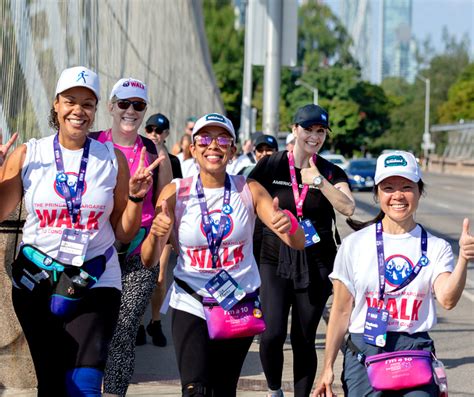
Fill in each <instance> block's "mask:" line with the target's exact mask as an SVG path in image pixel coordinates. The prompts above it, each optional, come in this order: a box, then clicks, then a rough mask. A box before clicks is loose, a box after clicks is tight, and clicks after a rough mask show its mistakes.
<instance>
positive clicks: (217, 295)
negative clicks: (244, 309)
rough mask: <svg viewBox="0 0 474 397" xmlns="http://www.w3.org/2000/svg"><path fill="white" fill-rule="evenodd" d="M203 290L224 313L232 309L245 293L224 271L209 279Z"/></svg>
mask: <svg viewBox="0 0 474 397" xmlns="http://www.w3.org/2000/svg"><path fill="white" fill-rule="evenodd" d="M205 288H206V289H207V291H208V292H209V293H210V294H211V295H212V297H213V298H214V299H215V300H216V301H217V302H218V303H219V305H220V306H221V307H222V308H223V309H224V310H226V311H229V310H230V309H232V307H233V306H234V305H235V304H236V303H238V302H239V301H240V300H242V299H243V298H244V296H245V295H246V292H245V291H244V290H243V289H242V288H240V286H239V284H237V281H235V280H234V279H233V278H232V277H231V275H230V274H229V273H227V272H226V271H225V270H221V271H220V272H219V273H217V274H216V275H215V276H214V277H213V278H211V279H210V280H209V281H208V282H207V283H206V285H205Z"/></svg>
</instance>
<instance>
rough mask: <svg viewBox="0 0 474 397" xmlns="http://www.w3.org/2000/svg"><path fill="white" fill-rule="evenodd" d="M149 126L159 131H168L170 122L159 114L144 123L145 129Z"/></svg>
mask: <svg viewBox="0 0 474 397" xmlns="http://www.w3.org/2000/svg"><path fill="white" fill-rule="evenodd" d="M149 125H152V126H155V127H158V129H159V130H160V131H165V130H169V129H170V121H169V120H168V118H167V117H166V116H165V115H163V114H161V113H156V114H153V115H151V116H150V117H149V118H148V120H147V121H146V124H145V127H148V126H149Z"/></svg>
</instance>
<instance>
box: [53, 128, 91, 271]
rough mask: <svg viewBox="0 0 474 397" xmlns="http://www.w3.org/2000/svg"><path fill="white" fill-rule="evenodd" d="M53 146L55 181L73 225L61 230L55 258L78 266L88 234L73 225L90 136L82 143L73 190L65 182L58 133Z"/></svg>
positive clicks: (84, 172)
mask: <svg viewBox="0 0 474 397" xmlns="http://www.w3.org/2000/svg"><path fill="white" fill-rule="evenodd" d="M53 146H54V160H55V163H56V171H57V172H56V182H57V184H58V185H59V188H60V189H61V192H62V194H63V196H64V199H65V201H66V207H67V210H68V213H69V215H70V217H71V220H72V225H73V228H67V229H64V230H63V233H62V236H61V242H60V245H59V252H58V256H57V258H56V259H57V260H58V261H60V262H61V263H64V264H67V265H73V266H78V267H80V266H82V264H83V263H84V259H85V256H86V251H87V246H88V244H89V234H87V233H85V232H84V231H82V230H78V229H74V225H75V224H76V223H77V222H78V217H79V214H80V211H81V204H82V193H83V191H84V181H85V177H86V170H87V162H88V159H89V148H90V138H86V142H85V145H84V151H83V153H82V158H81V165H80V167H79V176H78V178H77V184H76V191H75V192H74V191H73V190H72V189H71V188H70V187H69V185H68V183H67V181H68V175H67V174H66V172H65V170H64V162H63V156H62V153H61V147H60V145H59V138H58V134H56V136H55V137H54V141H53ZM73 193H74V194H73Z"/></svg>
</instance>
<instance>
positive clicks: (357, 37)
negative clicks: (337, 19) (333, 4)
mask: <svg viewBox="0 0 474 397" xmlns="http://www.w3.org/2000/svg"><path fill="white" fill-rule="evenodd" d="M340 4H341V20H342V23H343V24H344V26H345V27H346V29H347V31H348V32H349V34H350V35H351V37H352V40H353V45H352V47H351V52H352V55H353V56H354V57H355V58H356V59H357V61H358V62H359V64H360V65H361V68H362V70H361V71H362V78H363V79H364V80H368V81H370V80H372V78H371V75H372V71H373V66H374V65H373V64H372V62H371V59H372V58H373V56H374V50H375V42H374V34H373V26H374V24H373V23H372V7H371V4H370V1H369V0H341V2H340Z"/></svg>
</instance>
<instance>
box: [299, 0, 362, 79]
mask: <svg viewBox="0 0 474 397" xmlns="http://www.w3.org/2000/svg"><path fill="white" fill-rule="evenodd" d="M351 44H352V41H351V38H350V36H349V34H348V33H347V31H346V29H345V28H344V26H343V25H342V24H341V22H340V21H339V20H338V19H337V17H336V16H335V15H334V14H333V13H332V11H331V9H330V8H329V7H328V6H327V5H324V4H321V2H320V1H317V0H308V1H307V2H305V4H303V5H302V6H301V7H300V8H299V21H298V49H299V50H298V52H299V53H298V60H299V62H301V63H300V64H301V65H302V66H303V71H305V72H306V71H310V70H318V69H319V68H321V67H326V66H329V65H332V66H349V65H350V66H353V67H356V66H357V62H356V61H355V59H354V58H353V57H352V55H351V54H350V52H349V47H350V45H351Z"/></svg>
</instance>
